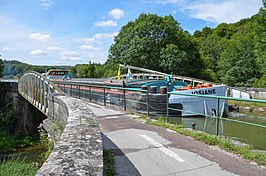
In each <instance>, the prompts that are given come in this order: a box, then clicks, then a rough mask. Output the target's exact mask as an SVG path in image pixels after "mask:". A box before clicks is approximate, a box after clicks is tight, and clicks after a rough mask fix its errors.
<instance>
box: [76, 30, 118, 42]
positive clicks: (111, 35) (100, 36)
mask: <svg viewBox="0 0 266 176" xmlns="http://www.w3.org/2000/svg"><path fill="white" fill-rule="evenodd" d="M117 34H118V32H114V33H99V34H95V35H94V36H92V37H88V38H81V39H75V41H78V42H84V43H86V44H92V43H97V42H100V41H101V40H104V39H110V38H114V37H115V36H116V35H117Z"/></svg>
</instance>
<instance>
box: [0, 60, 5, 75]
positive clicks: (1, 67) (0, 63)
mask: <svg viewBox="0 0 266 176" xmlns="http://www.w3.org/2000/svg"><path fill="white" fill-rule="evenodd" d="M4 67H5V65H4V62H3V60H2V59H0V78H1V77H3V74H4Z"/></svg>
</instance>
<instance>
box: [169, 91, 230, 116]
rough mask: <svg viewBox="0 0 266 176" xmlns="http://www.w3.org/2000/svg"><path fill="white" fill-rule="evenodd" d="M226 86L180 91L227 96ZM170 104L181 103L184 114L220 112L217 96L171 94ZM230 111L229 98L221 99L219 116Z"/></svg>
mask: <svg viewBox="0 0 266 176" xmlns="http://www.w3.org/2000/svg"><path fill="white" fill-rule="evenodd" d="M226 90H227V87H226V86H215V87H209V88H199V89H191V90H181V91H178V92H180V93H184V94H199V95H213V96H226ZM169 104H170V106H171V105H174V104H181V105H182V109H181V115H182V116H198V115H201V116H214V115H217V112H218V100H217V98H205V97H195V96H183V95H176V94H171V95H170V97H169ZM227 111H228V103H227V100H224V99H220V100H219V114H218V115H219V116H222V115H223V114H224V113H226V112H227Z"/></svg>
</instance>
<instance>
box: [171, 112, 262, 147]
mask: <svg viewBox="0 0 266 176" xmlns="http://www.w3.org/2000/svg"><path fill="white" fill-rule="evenodd" d="M226 118H230V119H234V120H240V121H245V122H251V123H256V124H261V125H265V126H266V115H265V116H263V115H261V114H254V113H252V114H251V113H250V114H249V113H236V112H232V113H230V114H229V116H228V117H226ZM170 123H176V124H182V125H184V126H185V127H188V128H191V127H192V125H191V124H192V123H196V129H197V130H201V131H205V132H207V133H210V134H216V119H215V118H211V117H207V118H205V117H187V118H183V117H182V118H181V117H170ZM219 134H220V135H223V136H227V137H230V138H231V139H233V140H237V141H240V142H241V143H244V144H248V145H250V146H251V147H252V148H254V149H256V150H265V151H266V128H262V127H256V126H251V125H246V124H241V123H237V122H230V121H227V120H220V125H219Z"/></svg>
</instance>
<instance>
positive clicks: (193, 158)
mask: <svg viewBox="0 0 266 176" xmlns="http://www.w3.org/2000/svg"><path fill="white" fill-rule="evenodd" d="M89 106H90V108H91V110H92V111H93V113H94V114H95V115H96V116H97V119H98V122H99V124H100V127H101V131H102V137H103V147H104V148H105V149H111V150H113V152H114V154H115V168H116V172H117V175H124V176H131V175H132V176H133V175H143V176H155V175H158V176H159V175H167V176H177V175H182V176H190V175H199V176H206V175H208V176H209V175H210V176H212V175H215V176H226V175H256V176H259V175H264V176H265V175H266V168H265V167H261V166H257V165H256V164H252V163H250V162H249V161H246V160H244V159H242V158H241V157H237V156H235V155H233V154H229V153H227V152H224V151H222V150H221V149H219V148H218V147H214V146H209V145H206V144H204V143H202V142H199V141H195V140H194V139H192V138H190V137H185V136H183V135H180V134H178V133H175V132H173V131H171V130H169V129H165V128H162V127H157V126H151V125H147V124H145V123H144V122H143V121H142V120H141V119H139V118H137V117H136V116H134V115H131V114H126V113H125V112H124V111H119V110H115V109H108V108H107V107H103V106H99V105H95V104H92V103H90V104H89Z"/></svg>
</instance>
